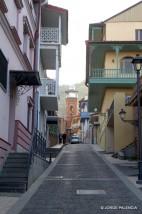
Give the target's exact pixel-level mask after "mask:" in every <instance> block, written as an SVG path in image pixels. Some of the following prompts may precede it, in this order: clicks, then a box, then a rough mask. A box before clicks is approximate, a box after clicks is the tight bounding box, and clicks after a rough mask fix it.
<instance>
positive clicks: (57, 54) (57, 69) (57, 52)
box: [56, 47, 59, 96]
mask: <svg viewBox="0 0 142 214" xmlns="http://www.w3.org/2000/svg"><path fill="white" fill-rule="evenodd" d="M56 94H57V96H59V50H58V47H57V48H56Z"/></svg>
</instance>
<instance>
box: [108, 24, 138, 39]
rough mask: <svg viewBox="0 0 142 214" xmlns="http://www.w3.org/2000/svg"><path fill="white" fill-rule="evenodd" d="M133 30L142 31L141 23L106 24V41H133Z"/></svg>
mask: <svg viewBox="0 0 142 214" xmlns="http://www.w3.org/2000/svg"><path fill="white" fill-rule="evenodd" d="M135 29H142V22H117V23H107V24H106V40H107V41H131V40H135Z"/></svg>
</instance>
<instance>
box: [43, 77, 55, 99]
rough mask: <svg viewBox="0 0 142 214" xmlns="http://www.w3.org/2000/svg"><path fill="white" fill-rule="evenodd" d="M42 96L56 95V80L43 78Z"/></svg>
mask: <svg viewBox="0 0 142 214" xmlns="http://www.w3.org/2000/svg"><path fill="white" fill-rule="evenodd" d="M41 83H42V86H41V87H40V96H56V81H55V80H51V79H47V78H41Z"/></svg>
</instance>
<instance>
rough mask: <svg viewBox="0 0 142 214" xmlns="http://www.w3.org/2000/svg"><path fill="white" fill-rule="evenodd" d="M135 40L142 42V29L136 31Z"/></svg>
mask: <svg viewBox="0 0 142 214" xmlns="http://www.w3.org/2000/svg"><path fill="white" fill-rule="evenodd" d="M135 40H136V41H140V40H142V29H138V30H135Z"/></svg>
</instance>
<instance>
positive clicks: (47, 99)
mask: <svg viewBox="0 0 142 214" xmlns="http://www.w3.org/2000/svg"><path fill="white" fill-rule="evenodd" d="M67 43H68V11H67V10H66V9H63V8H59V7H56V6H53V5H49V4H45V5H44V6H43V7H42V8H41V28H40V62H39V70H40V77H41V82H42V86H41V87H40V90H39V101H38V106H39V109H38V128H39V130H40V131H41V132H42V134H43V135H44V137H45V138H47V143H48V146H51V145H53V144H56V143H57V142H58V136H59V122H58V113H57V112H58V100H59V70H60V67H61V48H62V45H66V44H67Z"/></svg>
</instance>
